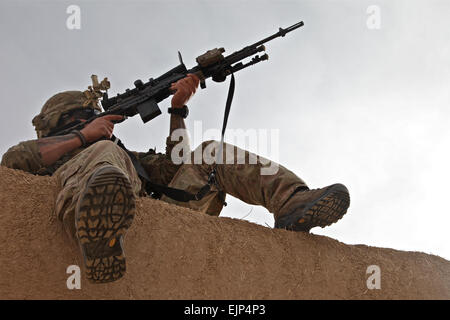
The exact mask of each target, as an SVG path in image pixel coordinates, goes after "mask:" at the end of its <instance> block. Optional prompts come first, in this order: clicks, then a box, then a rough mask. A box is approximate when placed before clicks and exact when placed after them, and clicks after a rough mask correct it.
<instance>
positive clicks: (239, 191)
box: [53, 141, 306, 238]
mask: <svg viewBox="0 0 450 320" xmlns="http://www.w3.org/2000/svg"><path fill="white" fill-rule="evenodd" d="M218 145H219V144H218V142H216V141H207V142H204V143H202V144H201V145H200V146H199V147H198V148H197V149H195V150H194V151H193V152H191V154H190V159H191V161H190V163H186V162H184V163H183V164H174V163H173V162H172V161H171V160H170V159H169V158H168V157H166V156H165V155H162V154H158V155H154V156H155V157H156V156H159V158H160V159H161V158H163V159H164V160H163V161H149V162H150V163H151V165H149V164H148V163H146V161H147V160H148V157H147V160H146V159H143V160H142V161H141V163H142V164H143V167H144V168H145V169H146V171H147V173H148V174H149V176H150V179H151V180H152V181H153V178H155V179H154V180H155V182H157V183H161V184H165V185H169V186H170V187H173V188H177V189H183V190H186V191H188V192H191V193H197V192H198V191H199V190H200V189H201V188H202V187H203V186H204V185H205V184H206V183H207V181H208V176H209V173H210V172H211V170H212V169H213V168H215V171H216V183H215V184H214V185H213V186H212V188H211V190H210V192H209V193H208V194H206V196H205V197H204V198H202V199H201V200H200V201H189V202H179V201H176V200H173V199H171V198H168V197H167V196H162V198H161V200H163V201H165V202H168V203H172V204H176V205H179V206H183V207H188V208H191V209H194V210H197V211H201V212H203V213H206V214H210V215H216V216H218V215H219V214H220V211H221V210H222V207H223V205H224V201H225V196H226V194H230V195H232V196H234V197H236V198H238V199H240V200H242V201H244V202H246V203H249V204H253V205H261V206H264V207H265V208H266V209H267V210H268V211H269V212H271V213H273V214H274V215H275V216H277V215H283V214H284V213H285V212H283V204H284V203H285V202H286V201H287V200H288V199H289V197H290V196H291V195H292V193H293V192H294V190H295V189H297V188H298V187H304V186H306V184H305V183H304V182H303V180H301V179H300V178H299V177H297V176H296V175H295V174H294V173H293V172H291V171H289V170H287V169H286V168H284V167H283V166H281V165H278V164H275V163H273V162H272V163H270V162H269V164H268V160H267V159H265V158H261V157H259V160H260V161H255V159H258V156H256V155H255V154H253V153H250V152H248V151H246V150H242V149H240V148H238V147H236V146H232V145H230V144H224V146H223V161H222V164H214V159H215V151H216V150H218V149H217V148H218ZM211 150H212V152H211ZM150 159H151V156H150ZM252 161H253V162H252ZM255 162H256V163H255ZM105 164H109V165H113V166H115V167H117V168H119V169H121V170H122V171H123V172H124V173H125V174H126V175H127V176H128V178H129V180H130V182H131V185H132V186H133V192H134V194H135V195H136V196H139V195H142V185H143V182H141V180H140V178H139V177H138V174H137V172H136V169H135V168H134V166H133V164H132V162H131V159H130V157H129V156H128V154H127V153H126V152H125V151H124V150H123V149H121V148H120V147H119V146H117V145H116V144H114V143H113V142H111V141H99V142H97V143H95V144H93V145H91V146H89V147H88V148H86V149H85V150H83V151H82V152H80V153H79V154H77V155H76V156H75V157H73V158H72V159H70V160H69V161H67V162H66V163H65V164H64V165H62V166H61V167H60V168H59V169H58V170H57V171H56V172H55V173H54V174H53V176H54V177H55V178H56V180H57V185H58V190H59V191H58V194H57V196H56V205H55V211H56V215H57V217H58V218H59V219H60V220H61V221H62V222H63V224H64V227H65V229H66V231H67V232H68V234H69V235H70V236H71V237H72V238H74V235H75V207H76V203H77V201H78V198H79V197H80V195H81V194H82V192H83V189H84V187H85V186H86V184H87V181H88V179H89V177H90V176H91V174H92V173H93V172H94V171H95V170H96V169H97V168H99V167H101V166H102V165H105ZM269 165H270V168H276V169H275V170H272V171H274V172H269V173H271V174H262V172H263V171H264V169H266V170H267V171H269ZM275 171H276V172H275Z"/></svg>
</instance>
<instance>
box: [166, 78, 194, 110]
mask: <svg viewBox="0 0 450 320" xmlns="http://www.w3.org/2000/svg"><path fill="white" fill-rule="evenodd" d="M199 82H200V79H199V78H198V77H197V76H196V75H195V74H191V73H190V74H188V75H187V76H186V78H183V79H181V80H178V81H177V82H175V83H172V86H171V87H170V90H172V91H173V92H175V94H174V95H173V97H172V108H182V107H183V106H184V105H185V104H186V103H187V102H188V101H189V99H190V98H191V97H192V96H193V95H194V93H195V91H196V90H197V88H198V84H199Z"/></svg>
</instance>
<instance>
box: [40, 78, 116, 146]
mask: <svg viewBox="0 0 450 320" xmlns="http://www.w3.org/2000/svg"><path fill="white" fill-rule="evenodd" d="M92 82H93V84H94V85H93V86H89V89H88V90H86V91H84V92H82V91H64V92H60V93H57V94H55V95H54V96H53V97H51V98H50V99H48V100H47V102H46V103H45V104H44V106H43V107H42V110H41V112H40V113H39V114H38V115H37V116H35V117H34V118H33V120H32V123H33V126H34V128H35V129H36V133H37V136H38V138H43V137H45V136H47V135H48V134H49V133H50V132H51V131H52V130H53V129H55V128H56V127H57V125H58V121H59V119H60V118H61V116H62V115H63V114H64V113H66V112H69V111H71V110H76V109H82V108H91V109H94V110H98V111H100V112H101V111H102V108H101V107H100V105H99V103H98V99H99V98H100V97H101V96H102V92H101V90H107V88H109V82H107V79H106V78H105V80H103V81H102V83H101V84H98V81H97V76H95V75H93V76H92Z"/></svg>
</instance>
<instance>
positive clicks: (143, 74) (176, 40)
mask: <svg viewBox="0 0 450 320" xmlns="http://www.w3.org/2000/svg"><path fill="white" fill-rule="evenodd" d="M72 4H75V5H78V6H79V7H80V9H81V29H80V30H69V29H68V28H67V27H66V20H67V18H68V16H69V15H68V14H67V13H66V9H67V7H68V6H69V5H72ZM372 5H376V6H378V8H379V10H380V19H381V20H380V28H379V29H370V28H368V26H367V21H368V19H370V17H371V14H372V11H370V13H367V9H368V8H369V7H370V6H372ZM449 16H450V2H448V1H445V0H441V1H430V0H427V1H425V0H422V1H412V0H408V1H406V0H405V1H400V0H395V1H360V0H352V1H338V0H335V1H324V0H320V1H319V0H314V1H300V0H297V1H190V0H177V1H150V0H149V1H5V0H1V1H0V40H1V51H0V74H1V77H0V88H1V89H0V90H1V110H2V117H0V152H1V153H2V154H3V153H4V152H5V151H6V150H7V149H8V148H9V147H10V146H12V145H14V144H16V143H18V142H19V141H22V140H29V139H33V138H34V137H35V132H34V128H33V127H32V126H31V119H32V117H33V116H34V115H36V114H37V113H38V112H39V110H40V108H41V106H42V105H43V103H44V102H45V101H46V100H47V99H48V98H49V97H50V96H52V95H53V94H55V93H57V92H59V91H63V90H84V89H86V88H87V86H88V85H89V84H90V75H91V74H97V75H98V76H99V78H101V79H102V78H103V77H108V78H109V80H110V81H111V85H112V87H111V90H110V92H111V93H113V94H115V93H118V92H122V91H124V90H125V89H126V88H128V87H132V83H133V81H134V80H136V79H143V80H146V79H148V78H150V77H156V76H158V75H160V74H162V73H163V72H165V71H167V70H168V69H169V68H172V67H174V66H176V65H177V63H178V58H177V51H178V50H180V51H181V52H182V53H183V57H184V61H185V64H186V65H187V67H189V68H190V67H193V66H194V65H195V63H194V62H195V58H196V57H197V56H198V55H200V54H202V53H204V52H205V51H206V50H209V49H212V48H215V47H225V48H226V50H227V53H231V52H233V51H235V50H238V49H240V48H241V47H243V46H245V45H247V44H250V43H253V42H255V41H257V40H259V39H261V38H263V37H266V36H268V35H270V34H272V33H274V32H276V31H277V29H278V27H287V26H289V25H292V24H294V23H296V22H298V21H300V20H303V21H304V22H305V26H304V27H303V28H300V29H299V30H296V31H294V32H293V33H290V34H288V35H287V36H286V37H285V38H282V39H277V40H274V41H272V42H270V43H269V44H267V46H266V47H267V52H268V54H269V56H270V59H269V61H268V62H264V63H260V64H258V65H256V66H254V67H252V68H249V69H246V70H244V71H242V72H240V73H238V74H237V75H236V93H235V97H234V102H233V106H232V110H231V115H230V118H229V122H228V127H229V128H230V129H255V130H272V129H278V130H279V135H280V142H279V155H278V158H279V161H280V162H281V164H283V165H284V166H286V167H287V168H289V169H290V170H292V171H294V172H295V173H297V174H298V175H299V176H300V177H301V178H303V179H304V180H305V181H306V182H307V183H308V185H309V186H310V187H311V188H318V187H323V186H326V185H329V184H332V183H336V182H341V183H344V184H345V185H346V186H347V187H348V188H349V190H350V193H351V201H352V202H351V206H350V209H349V212H348V213H347V215H346V216H345V217H344V218H343V219H342V220H341V221H340V222H339V223H337V224H335V225H333V226H330V227H328V228H325V229H320V228H316V229H313V230H312V232H313V233H316V234H323V235H327V236H330V237H333V238H336V239H338V240H340V241H342V242H345V243H351V244H354V243H363V244H368V245H374V246H382V247H391V248H396V249H402V250H413V251H423V252H427V253H433V254H437V255H440V256H443V257H445V258H446V259H450V244H449V236H448V231H447V230H448V228H449V225H450V210H449V209H448V207H447V206H446V202H445V201H446V200H447V197H448V192H447V188H448V181H449V180H450V174H449V169H448V163H450V152H449V145H450V144H449V142H450V129H449V126H448V124H449V123H450V122H449V120H450V111H449V103H450V96H449V90H448V88H449V80H450V61H449V59H450V45H449V39H450V21H449V20H448V18H449ZM227 89H228V82H227V83H222V84H216V83H211V82H209V83H207V89H206V90H199V91H198V93H197V94H196V95H195V97H194V98H193V99H192V100H191V101H190V103H189V106H190V116H189V118H188V119H187V125H188V127H189V128H190V129H193V126H194V121H202V127H203V130H207V129H211V128H220V127H221V124H222V116H223V109H224V105H225V100H226V94H227ZM168 105H169V100H167V101H165V102H163V103H161V109H162V110H163V111H165V110H166V108H167V106H168ZM168 122H169V116H168V115H167V113H165V112H164V113H163V115H162V116H160V117H158V118H156V119H155V120H153V121H151V122H150V123H147V124H145V125H144V124H143V123H142V122H141V120H140V118H139V117H135V118H132V119H129V120H128V121H127V122H126V123H123V124H120V125H118V126H116V130H115V133H116V135H117V136H120V137H121V138H122V140H123V141H124V143H125V144H126V145H127V146H128V147H129V148H130V149H132V150H139V151H144V150H147V149H148V148H150V147H155V146H156V148H157V150H159V151H163V150H164V143H165V138H166V136H167V134H168V131H169V125H168ZM198 142H199V141H198ZM230 142H231V141H230ZM243 147H244V146H243ZM251 151H255V152H257V151H258V150H251ZM263 155H265V156H268V157H270V153H267V154H263ZM228 203H229V205H228V207H226V208H225V209H224V210H223V212H222V215H223V216H231V217H235V218H242V217H245V219H248V220H250V221H253V222H257V223H260V224H262V225H269V226H272V225H273V217H272V215H271V214H269V213H268V212H267V210H265V209H264V208H261V207H252V206H250V205H248V204H245V203H243V202H240V201H238V200H236V199H231V197H228Z"/></svg>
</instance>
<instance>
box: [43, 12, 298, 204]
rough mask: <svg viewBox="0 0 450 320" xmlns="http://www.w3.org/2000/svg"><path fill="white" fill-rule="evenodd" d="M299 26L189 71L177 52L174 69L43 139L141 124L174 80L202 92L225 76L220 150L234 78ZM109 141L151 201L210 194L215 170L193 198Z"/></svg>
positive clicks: (217, 54) (215, 54)
mask: <svg viewBox="0 0 450 320" xmlns="http://www.w3.org/2000/svg"><path fill="white" fill-rule="evenodd" d="M301 26H303V21H300V22H299V23H296V24H294V25H292V26H290V27H288V28H286V29H283V28H279V31H278V32H277V33H275V34H273V35H271V36H270V37H267V38H265V39H263V40H261V41H258V42H256V43H254V44H252V45H250V46H247V47H245V48H243V49H241V50H239V51H236V52H234V53H232V54H230V55H228V56H226V57H224V56H223V53H224V52H225V49H224V48H215V49H212V50H209V51H207V52H206V53H204V54H202V55H201V56H199V57H197V59H196V61H197V66H195V67H194V68H192V69H189V70H188V69H187V68H186V66H185V65H184V63H183V59H182V57H181V54H180V52H178V58H179V61H180V64H179V65H178V66H177V67H175V68H173V69H171V70H169V71H167V72H166V73H164V74H163V75H161V76H159V77H158V78H156V79H153V78H151V79H150V80H149V81H148V82H146V83H144V82H142V80H136V81H135V82H134V86H135V88H134V89H126V90H125V92H124V93H121V94H117V96H115V97H112V98H110V97H108V93H107V92H105V93H104V94H103V98H102V102H101V103H102V107H103V109H104V110H105V111H104V112H101V113H99V114H96V115H94V116H92V117H91V118H89V119H88V120H87V121H85V122H82V121H80V120H76V121H74V122H72V123H69V124H67V125H65V126H63V127H59V128H56V129H54V130H53V131H52V132H50V133H49V134H48V135H47V136H56V135H65V134H69V133H71V132H72V131H73V130H81V129H82V128H83V127H84V126H86V125H87V124H88V123H90V122H92V121H94V120H95V119H97V118H99V117H103V116H105V115H109V114H115V115H122V116H124V117H125V118H126V117H132V116H134V115H136V114H138V113H139V115H140V116H141V119H142V121H143V122H144V123H146V122H148V121H150V120H152V119H154V118H155V117H157V116H159V115H160V114H161V109H160V108H159V106H158V103H159V102H161V101H163V100H164V99H166V98H168V97H169V96H170V95H171V94H172V93H173V92H171V90H170V87H171V84H172V83H175V82H177V81H178V80H180V79H183V78H185V77H186V76H187V75H188V74H190V73H193V74H195V75H197V77H198V78H199V79H200V87H201V88H202V89H205V88H206V79H208V78H212V80H213V81H215V82H223V81H225V79H226V78H227V76H229V75H231V82H230V87H229V91H228V98H227V103H226V107H225V115H224V121H223V125H222V138H221V144H220V147H221V148H222V144H223V137H224V133H225V128H226V124H227V119H228V114H229V112H230V107H231V101H232V98H233V93H234V74H235V73H236V72H238V71H240V70H242V69H245V68H247V67H249V66H252V65H254V64H256V63H259V62H261V61H265V60H268V58H269V56H268V55H267V53H265V50H266V48H265V46H264V43H266V42H268V41H271V40H273V39H275V38H278V37H284V36H285V35H286V34H287V33H289V32H291V31H293V30H295V29H297V28H300V27H301ZM263 51H264V54H263V55H262V56H259V55H258V54H257V53H259V52H263ZM251 56H253V57H252V59H251V60H250V61H248V62H246V63H244V62H241V61H242V60H244V59H246V58H248V57H251ZM122 121H123V120H122ZM120 122H121V121H120ZM111 140H113V141H114V142H115V143H116V144H117V145H118V146H120V147H121V148H122V149H124V150H125V151H126V152H127V153H128V155H129V156H130V158H131V161H132V162H133V165H134V166H135V168H136V171H137V173H138V175H139V176H140V177H141V178H142V179H143V180H144V181H145V183H146V190H147V192H148V193H149V194H151V195H152V196H153V197H154V198H159V197H161V195H162V194H164V195H166V196H168V197H170V198H172V199H175V200H177V201H182V202H188V201H193V200H200V199H202V198H203V197H204V196H205V195H206V194H207V193H208V192H209V191H210V188H211V185H213V184H215V183H216V179H215V175H216V171H215V168H213V169H212V171H211V173H210V174H209V176H208V183H207V184H205V186H203V187H202V188H201V189H200V190H199V191H198V192H197V193H196V194H192V193H189V192H186V191H184V190H181V189H175V188H171V187H168V186H163V185H159V184H156V183H153V182H152V181H151V179H150V178H149V176H148V174H147V172H146V171H145V169H144V168H143V167H142V165H141V164H140V163H139V160H138V159H137V158H136V157H135V155H134V154H133V153H132V152H130V151H129V150H127V148H126V147H125V146H124V145H123V143H122V142H121V141H120V140H119V139H117V138H116V137H115V136H112V137H111ZM218 155H220V157H221V155H222V150H221V149H220V151H219V152H218ZM224 205H226V203H224Z"/></svg>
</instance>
